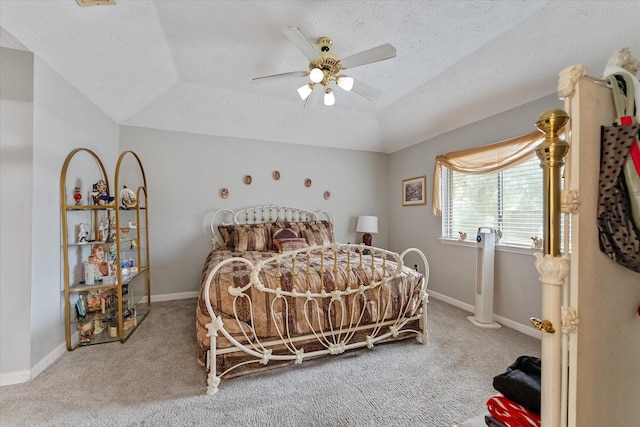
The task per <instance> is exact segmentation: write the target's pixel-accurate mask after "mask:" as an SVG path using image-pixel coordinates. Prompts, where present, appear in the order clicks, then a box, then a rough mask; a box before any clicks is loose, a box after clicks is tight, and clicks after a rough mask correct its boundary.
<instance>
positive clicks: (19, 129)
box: [0, 48, 33, 384]
mask: <svg viewBox="0 0 640 427" xmlns="http://www.w3.org/2000/svg"><path fill="white" fill-rule="evenodd" d="M32 129H33V54H31V53H28V52H23V51H20V50H14V49H6V48H0V154H1V155H0V165H1V166H0V195H1V196H0V197H1V199H2V203H1V204H0V234H2V239H0V244H1V247H0V352H1V354H0V384H5V383H15V382H20V381H25V380H27V379H28V378H29V369H30V363H29V353H30V341H29V335H30V326H31V321H30V315H29V314H30V310H29V306H30V299H31V287H30V286H29V284H30V283H31V245H32V244H31V215H30V213H31V199H32V172H33V142H32V141H33V134H32V132H33V131H32Z"/></svg>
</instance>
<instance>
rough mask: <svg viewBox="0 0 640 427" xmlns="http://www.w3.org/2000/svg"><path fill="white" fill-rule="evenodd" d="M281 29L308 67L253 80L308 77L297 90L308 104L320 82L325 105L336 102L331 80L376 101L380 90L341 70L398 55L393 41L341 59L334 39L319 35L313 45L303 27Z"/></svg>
mask: <svg viewBox="0 0 640 427" xmlns="http://www.w3.org/2000/svg"><path fill="white" fill-rule="evenodd" d="M282 32H283V33H284V35H285V36H287V38H288V39H289V40H290V41H291V42H292V43H293V44H295V45H296V46H297V47H298V49H300V50H301V51H302V53H304V55H305V56H306V57H307V58H308V59H309V70H308V71H291V72H288V73H281V74H272V75H269V76H263V77H256V78H254V79H252V81H253V82H262V81H266V80H274V79H287V78H298V77H309V80H310V82H309V83H306V84H304V85H303V86H301V87H300V88H298V94H299V95H300V98H302V99H303V100H304V101H305V106H306V105H307V102H308V101H309V98H310V95H311V93H312V92H313V89H314V88H315V87H317V86H318V85H320V86H322V89H323V90H324V105H329V106H330V105H333V104H335V96H334V94H333V89H332V88H331V87H330V84H336V85H337V86H339V87H340V88H342V89H344V90H346V91H347V92H349V91H351V92H355V93H357V94H358V95H360V96H362V97H364V98H366V99H368V100H369V101H373V100H375V99H377V98H378V97H379V96H380V92H379V91H377V90H376V89H374V88H372V87H371V86H368V85H366V84H364V83H362V82H359V81H356V80H354V79H353V78H352V77H348V76H346V75H344V74H342V71H343V70H346V69H349V68H355V67H359V66H360V65H365V64H370V63H372V62H378V61H383V60H385V59H390V58H393V57H395V56H396V48H395V47H393V46H392V45H390V44H388V43H387V44H383V45H380V46H377V47H374V48H371V49H367V50H363V51H362V52H358V53H355V54H353V55H350V56H347V57H345V58H342V59H340V58H339V57H338V56H337V55H335V54H333V53H332V52H330V49H331V47H332V46H333V40H331V39H330V38H329V37H320V38H319V39H318V40H317V42H316V43H315V45H314V43H312V42H311V41H310V40H309V39H308V38H307V37H306V36H305V35H304V34H303V33H302V31H301V30H300V28H297V27H285V28H283V29H282Z"/></svg>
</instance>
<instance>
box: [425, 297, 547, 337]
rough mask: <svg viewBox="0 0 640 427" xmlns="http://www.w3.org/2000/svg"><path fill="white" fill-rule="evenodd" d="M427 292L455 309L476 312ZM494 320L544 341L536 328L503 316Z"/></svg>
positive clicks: (494, 317)
mask: <svg viewBox="0 0 640 427" xmlns="http://www.w3.org/2000/svg"><path fill="white" fill-rule="evenodd" d="M427 292H428V293H429V296H430V297H433V298H435V299H437V300H440V301H443V302H446V303H447V304H451V305H453V306H455V307H458V308H461V309H463V310H465V311H468V312H469V313H472V314H473V313H474V312H475V307H474V306H473V305H471V304H467V303H465V302H462V301H459V300H457V299H454V298H451V297H448V296H446V295H443V294H441V293H438V292H435V291H430V290H429V289H427ZM493 320H494V321H496V322H498V323H500V324H501V325H503V326H506V327H508V328H511V329H514V330H516V331H518V332H521V333H523V334H525V335H529V336H531V337H533V338H537V339H542V336H541V335H542V333H541V332H540V331H538V330H537V329H536V328H534V327H531V326H528V325H523V324H522V323H518V322H516V321H513V320H511V319H507V318H506V317H502V316H498V315H496V314H494V315H493Z"/></svg>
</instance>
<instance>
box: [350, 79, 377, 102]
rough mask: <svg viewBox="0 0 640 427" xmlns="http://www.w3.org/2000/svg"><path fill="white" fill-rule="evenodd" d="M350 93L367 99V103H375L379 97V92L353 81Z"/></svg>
mask: <svg viewBox="0 0 640 427" xmlns="http://www.w3.org/2000/svg"><path fill="white" fill-rule="evenodd" d="M351 92H355V93H357V94H358V95H360V96H362V97H363V98H367V99H368V100H369V101H375V100H376V99H378V98H379V97H380V91H379V90H377V89H374V88H372V87H371V86H369V85H367V84H364V83H362V82H359V81H358V80H354V82H353V87H352V88H351Z"/></svg>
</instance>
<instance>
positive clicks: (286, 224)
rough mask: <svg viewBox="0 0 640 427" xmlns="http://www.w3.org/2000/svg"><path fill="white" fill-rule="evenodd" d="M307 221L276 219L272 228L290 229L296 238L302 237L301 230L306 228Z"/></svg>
mask: <svg viewBox="0 0 640 427" xmlns="http://www.w3.org/2000/svg"><path fill="white" fill-rule="evenodd" d="M307 224H308V221H286V220H283V219H280V218H278V220H277V221H276V223H275V225H274V227H275V228H290V229H292V230H293V231H294V232H295V233H296V235H297V236H302V230H304V229H305V228H306V225H307Z"/></svg>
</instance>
